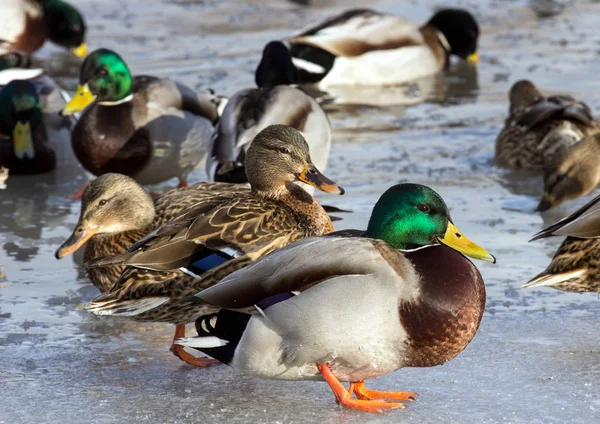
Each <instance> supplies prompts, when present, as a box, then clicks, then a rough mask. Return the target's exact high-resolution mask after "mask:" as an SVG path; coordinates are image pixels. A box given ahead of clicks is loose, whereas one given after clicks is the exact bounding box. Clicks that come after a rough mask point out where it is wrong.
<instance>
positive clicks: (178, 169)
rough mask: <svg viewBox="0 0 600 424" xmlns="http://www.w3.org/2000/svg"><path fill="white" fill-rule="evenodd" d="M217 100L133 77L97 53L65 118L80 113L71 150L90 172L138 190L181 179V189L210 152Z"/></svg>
mask: <svg viewBox="0 0 600 424" xmlns="http://www.w3.org/2000/svg"><path fill="white" fill-rule="evenodd" d="M221 99H222V98H220V97H218V96H215V95H214V94H212V93H209V92H207V93H204V94H201V95H199V94H196V93H195V92H194V91H193V90H191V89H190V88H188V87H186V86H184V85H182V84H179V83H177V82H173V81H171V80H168V79H161V78H156V77H151V76H135V77H134V76H132V75H131V72H130V70H129V68H128V67H127V65H126V64H125V62H124V60H123V59H122V58H121V57H120V56H119V55H118V54H117V53H115V52H114V51H112V50H108V49H98V50H95V51H94V52H92V53H91V54H90V55H89V56H88V57H87V58H86V59H85V61H84V62H83V64H82V65H81V71H80V77H79V86H78V88H77V92H76V93H75V95H74V96H73V99H72V100H71V101H70V102H69V103H68V104H67V105H66V106H65V107H64V109H63V111H62V112H63V114H65V115H71V114H73V113H77V112H82V115H81V118H80V119H79V120H78V121H77V124H76V125H75V127H74V128H73V132H72V136H71V143H72V146H73V150H74V152H75V155H76V156H77V158H78V159H79V161H80V162H81V164H82V165H83V167H84V168H85V169H86V170H87V171H89V172H91V173H92V174H94V175H96V176H98V175H102V174H105V173H109V172H117V173H121V174H125V175H128V176H130V177H132V178H134V179H135V180H136V181H137V182H138V183H140V184H157V183H161V182H163V181H166V180H168V179H171V178H178V179H179V186H180V187H184V186H186V185H187V175H188V173H190V172H191V171H193V170H194V169H195V168H196V166H197V165H198V164H199V162H201V161H202V160H203V159H204V158H205V156H206V153H207V152H208V149H209V147H210V142H211V137H212V134H213V131H214V127H213V123H214V122H216V120H217V118H218V104H219V101H220V100H221ZM77 194H78V195H79V196H80V195H81V194H82V190H80V192H79V193H77Z"/></svg>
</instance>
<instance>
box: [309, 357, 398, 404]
mask: <svg viewBox="0 0 600 424" xmlns="http://www.w3.org/2000/svg"><path fill="white" fill-rule="evenodd" d="M317 368H318V369H319V372H320V373H321V375H322V376H323V378H324V379H325V381H326V382H327V384H329V387H330V388H331V390H332V391H333V394H334V395H335V400H336V402H337V403H338V404H339V405H342V406H343V407H345V408H350V409H357V410H359V411H365V412H379V413H383V412H385V411H386V410H388V409H396V408H404V405H402V404H401V403H393V402H386V401H383V400H365V399H354V398H353V397H352V392H351V391H350V390H346V388H345V387H344V386H343V385H342V383H340V380H338V379H337V377H336V376H335V375H333V372H332V371H331V367H330V366H329V365H328V364H317ZM350 387H352V386H350Z"/></svg>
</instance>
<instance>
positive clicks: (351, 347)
mask: <svg viewBox="0 0 600 424" xmlns="http://www.w3.org/2000/svg"><path fill="white" fill-rule="evenodd" d="M5 4H8V5H12V6H9V9H10V10H11V11H12V12H13V13H16V12H17V11H21V12H22V14H23V16H22V19H21V20H15V21H14V22H23V23H24V24H23V25H22V27H21V28H20V29H21V30H22V33H20V32H19V31H16V30H14V29H15V28H13V31H12V33H9V34H8V35H5V34H4V33H3V32H1V31H2V29H0V38H1V39H2V40H4V45H3V48H5V49H6V52H5V53H4V54H3V55H2V56H1V57H0V64H2V66H6V68H10V69H9V70H10V71H14V68H19V67H20V66H25V65H26V63H27V62H28V60H27V53H29V52H32V51H34V50H35V49H36V48H37V47H39V45H37V44H34V43H33V42H32V41H27V40H32V39H34V38H35V37H31V36H29V35H30V34H28V33H29V32H30V31H34V32H35V30H34V29H32V27H31V25H34V24H32V23H31V22H32V16H34V17H35V16H37V18H39V22H38V23H37V24H35V25H38V26H39V25H41V26H45V27H46V28H48V31H47V33H48V34H50V35H51V34H56V33H57V32H60V33H61V35H62V37H58V38H57V37H54V38H53V37H52V36H48V38H49V39H50V40H52V41H54V42H56V43H58V44H60V45H64V46H67V47H73V48H74V52H75V53H84V52H85V48H83V47H80V46H81V45H82V34H83V31H84V29H85V25H84V24H83V20H82V19H81V16H80V15H79V14H78V13H76V11H75V12H73V11H74V10H75V9H74V8H73V7H72V6H69V5H67V4H66V3H64V2H62V1H61V0H48V1H44V0H39V1H34V0H22V1H16V0H10V1H9V2H8V3H3V5H2V6H0V12H1V13H4V11H3V8H4V7H5V6H4V5H5ZM34 6H36V7H37V8H36V7H34ZM11 7H12V8H11ZM50 7H52V8H54V9H49V8H50ZM51 10H54V12H51ZM56 10H58V11H59V12H60V11H62V13H58V12H56ZM53 13H54V14H53ZM36 14H37V15H36ZM47 16H52V19H46V18H47ZM73 16H77V17H78V19H74V18H73ZM34 23H35V22H34ZM57 23H61V25H60V28H61V30H60V31H58V29H55V28H53V26H54V25H56V24H57ZM13 27H14V26H13ZM69 28H70V29H71V30H72V31H66V30H65V29H69ZM75 29H77V31H76V30H75ZM67 33H70V34H71V35H69V36H68V37H67V36H66V34H67ZM10 35H12V38H7V37H8V36H10ZM478 37H479V27H478V25H477V23H476V21H475V19H474V18H473V17H472V15H471V14H470V13H469V12H467V11H464V10H459V9H444V10H441V11H438V12H437V13H435V15H434V16H433V17H432V18H431V19H430V20H429V21H428V22H427V23H426V24H425V25H423V26H422V27H415V26H413V25H410V24H408V23H407V22H406V21H404V20H403V19H401V18H399V17H397V16H392V15H387V14H382V13H379V12H375V11H372V10H367V9H355V10H350V11H347V12H344V13H341V14H340V15H337V16H335V17H332V18H329V19H326V20H325V21H323V22H321V23H319V24H317V25H315V26H313V27H311V28H309V29H306V30H304V31H302V32H300V33H299V34H297V35H295V36H293V37H291V38H290V39H288V40H287V41H288V43H289V46H290V47H289V48H288V46H286V45H285V44H284V43H282V42H280V41H273V42H271V43H269V44H267V45H266V47H265V48H264V51H263V55H262V59H261V61H260V64H259V66H258V67H257V70H256V84H257V86H258V88H248V89H245V90H242V91H239V92H237V93H235V94H234V95H233V96H232V97H231V98H229V99H228V100H227V99H225V98H224V97H222V96H218V95H216V94H214V93H213V92H211V91H207V92H206V93H202V94H198V93H196V92H194V91H193V90H191V89H189V88H188V87H185V86H183V85H181V84H179V83H176V82H173V81H170V80H166V79H159V78H155V77H149V76H132V75H131V72H130V70H129V68H128V67H127V65H126V63H125V62H124V60H123V59H122V58H121V57H120V56H119V55H118V54H117V53H116V52H114V51H111V50H108V49H98V50H95V51H94V52H92V53H91V54H90V55H88V56H87V57H86V58H85V60H84V61H83V63H82V65H81V72H80V80H79V86H78V88H77V91H76V93H75V94H74V96H73V98H72V99H70V100H69V101H68V102H67V103H66V104H65V105H64V107H63V108H62V114H63V115H75V116H77V115H79V114H80V116H77V119H76V120H75V124H74V126H73V128H72V135H71V140H72V146H73V150H74V153H75V155H76V156H77V158H78V159H79V161H80V162H81V164H82V166H83V167H84V168H85V169H86V170H88V171H89V172H91V173H92V174H94V175H96V176H97V178H96V179H95V180H93V181H91V182H90V183H89V184H87V185H86V186H84V187H83V188H82V192H81V195H82V204H81V214H80V217H79V220H78V222H77V225H76V227H75V230H74V231H73V233H72V235H71V236H70V237H69V238H68V240H66V241H65V242H64V243H63V244H62V245H61V246H60V247H59V248H58V250H57V251H56V257H57V258H62V257H65V256H67V255H69V254H72V253H73V252H75V251H76V250H78V249H79V248H81V247H82V246H84V244H85V252H84V262H85V267H86V269H87V271H88V276H89V278H90V279H91V281H92V282H93V284H94V285H95V286H96V287H98V289H99V290H100V291H101V295H100V296H98V297H97V298H95V299H94V300H92V301H91V302H89V303H88V304H87V305H86V308H87V309H88V310H89V311H90V312H92V313H94V314H97V315H112V316H127V317H131V318H133V319H136V320H139V321H151V322H168V323H172V324H175V326H176V327H175V335H174V339H173V343H172V346H171V351H172V352H173V353H174V354H175V355H177V356H178V357H179V358H181V359H182V360H184V361H185V362H187V363H190V364H192V365H196V366H199V367H206V366H208V365H211V364H214V363H215V362H219V363H225V364H228V365H230V366H232V367H233V368H235V369H238V370H240V371H242V372H244V373H246V374H249V375H253V376H257V377H263V378H273V379H286V380H325V381H326V382H327V383H328V384H329V386H330V387H331V389H332V391H333V393H334V395H335V398H336V401H337V402H338V403H339V404H341V405H343V406H345V407H348V408H353V409H359V410H363V411H370V412H382V411H385V410H388V409H394V408H402V407H403V404H402V401H410V400H414V399H415V398H416V396H417V394H416V393H411V392H379V391H373V390H369V389H367V388H366V387H365V385H364V380H366V379H369V378H374V377H377V376H381V375H385V374H387V373H390V372H392V371H395V370H397V369H399V368H402V367H409V366H410V367H428V366H434V365H439V364H443V363H445V362H446V361H448V360H450V359H452V358H454V357H455V356H456V355H458V354H459V353H460V352H461V351H462V350H463V349H464V348H465V347H466V346H467V344H468V343H469V342H470V341H471V339H472V338H473V337H474V335H475V333H476V331H477V329H478V327H479V323H480V321H481V318H482V315H483V311H484V307H485V286H484V283H483V280H482V277H481V275H480V273H479V271H478V270H477V268H476V267H475V266H474V265H473V263H472V262H470V261H469V260H468V259H467V258H466V256H469V257H471V258H475V259H480V260H485V261H490V262H495V258H494V257H493V256H492V255H491V254H489V253H488V252H487V251H486V250H485V249H483V248H481V247H479V246H477V245H476V244H474V243H473V242H471V241H470V240H469V239H467V238H466V237H465V236H464V235H463V234H462V232H461V231H460V230H458V228H457V227H456V226H455V225H454V224H453V221H452V219H451V217H450V212H449V210H448V207H447V205H446V203H445V202H444V200H443V199H442V198H441V197H440V195H439V194H438V193H436V192H435V191H434V190H432V189H431V188H428V187H426V186H423V185H419V184H409V183H405V184H397V185H394V186H393V187H391V188H389V189H388V190H387V191H386V192H385V193H383V194H382V196H381V197H380V199H379V200H378V202H377V203H376V204H375V206H374V208H373V211H372V213H371V218H370V219H369V222H368V225H367V228H366V230H344V231H337V232H333V231H334V227H333V224H332V220H331V218H330V216H329V214H328V211H331V208H324V207H323V206H321V205H320V204H319V203H318V202H317V201H316V200H314V199H313V197H312V191H313V190H314V189H318V190H321V191H323V192H326V193H331V194H343V193H344V189H343V188H342V187H341V186H339V185H338V184H337V183H335V182H333V181H332V180H330V179H328V178H327V177H326V176H325V175H323V174H322V173H321V171H320V170H323V169H325V166H326V164H327V157H328V153H329V147H330V143H331V127H330V124H329V120H328V118H327V115H326V113H325V112H324V111H323V109H322V108H321V106H320V105H319V103H318V102H317V101H315V100H314V99H313V98H311V97H310V96H308V95H307V94H305V92H304V91H302V89H300V88H298V87H297V86H296V85H297V84H316V85H318V86H319V87H320V88H321V89H326V88H327V87H328V86H334V85H337V84H357V83H360V84H396V83H402V82H406V81H407V80H410V79H413V78H417V77H421V76H424V75H431V74H434V73H436V72H438V71H440V70H442V69H444V68H445V67H446V66H447V65H448V63H449V60H450V56H451V55H454V56H458V57H459V58H462V59H465V60H471V61H475V60H477V40H478ZM59 40H60V42H59ZM4 64H9V65H4ZM409 64H410V66H408V65H409ZM0 69H2V68H0ZM0 75H1V73H0ZM37 77H38V75H36V77H35V78H37ZM43 94H44V93H40V92H39V90H37V89H36V86H35V85H34V84H33V83H32V82H31V80H23V79H15V80H12V81H10V82H8V83H7V84H6V86H5V87H4V89H3V90H2V92H1V93H0V137H2V138H6V139H10V142H8V141H6V140H0V145H2V146H3V147H2V148H1V149H0V164H2V165H3V166H5V167H7V168H9V170H10V172H11V173H33V172H48V171H50V170H51V169H52V168H53V163H52V160H51V158H52V150H51V149H50V148H49V143H48V141H47V140H46V138H45V136H46V134H45V131H44V125H43V119H42V118H41V112H42V111H43V110H42V109H43V108H42V107H41V106H40V104H41V100H40V96H42V95H43ZM510 97H511V108H510V117H509V119H508V120H507V123H506V128H505V129H504V130H503V131H502V133H501V135H500V136H499V138H498V142H497V156H498V159H499V160H500V161H501V162H502V163H504V164H506V165H508V166H511V167H531V168H542V167H545V166H546V164H547V163H550V162H551V163H553V164H554V163H555V162H554V160H555V158H556V157H558V156H561V157H562V155H567V156H569V155H571V154H572V155H580V154H576V153H571V152H572V151H574V150H575V149H577V148H578V146H580V145H581V144H582V143H588V141H587V138H586V137H587V136H588V135H590V134H592V131H591V129H592V128H593V126H594V124H593V119H592V117H591V113H590V111H589V108H587V106H585V105H584V104H583V103H580V102H577V101H575V100H574V99H572V98H570V97H568V96H552V97H547V98H546V97H543V96H542V95H541V94H540V93H539V91H537V89H536V88H535V87H534V86H533V85H532V84H531V83H529V82H520V83H517V84H516V85H515V86H514V87H513V89H512V90H511V96H510ZM69 122H71V121H69ZM205 158H206V163H207V172H208V177H209V179H210V180H213V181H214V182H201V183H196V184H193V185H188V182H187V175H188V173H190V172H191V171H192V170H194V169H195V168H196V166H197V165H198V163H199V162H201V161H202V160H204V159H205ZM565 166H566V165H564V166H563V165H560V166H557V167H556V169H564V171H563V174H561V175H565V176H564V177H553V179H552V181H557V182H554V183H553V184H552V185H551V186H549V187H547V189H548V193H547V195H548V197H547V198H545V200H543V201H542V203H541V204H540V209H542V206H544V205H546V203H549V204H550V205H554V204H557V203H559V202H560V201H562V200H565V199H566V198H567V197H566V196H565V195H562V197H561V193H564V192H565V190H566V191H569V190H568V189H560V187H559V188H556V187H555V186H556V185H560V184H563V183H562V181H565V180H569V179H571V180H573V181H577V179H576V177H574V175H576V170H575V165H572V166H570V167H567V168H565ZM174 177H175V178H178V179H179V187H178V188H175V189H172V190H170V191H168V192H166V193H164V194H162V195H158V196H154V197H153V196H151V195H150V194H149V193H148V192H146V191H145V190H144V189H143V188H142V187H141V185H140V184H142V185H143V184H154V183H158V182H162V181H165V180H167V179H170V178H174ZM548 178H549V177H548ZM307 187H308V189H307ZM597 208H598V207H597V206H596V203H593V204H591V205H588V206H586V207H584V208H582V209H580V210H579V211H577V212H576V213H575V214H573V215H572V216H571V217H568V218H565V219H564V220H563V221H561V222H559V223H558V224H555V225H554V226H552V227H550V228H549V229H547V230H544V231H542V232H541V233H539V234H538V235H536V238H541V237H546V236H549V235H568V236H570V237H568V238H567V240H566V241H565V243H563V246H562V247H561V249H562V250H563V251H564V252H563V253H561V251H560V250H559V253H558V254H557V257H555V259H554V260H553V265H551V266H550V267H549V269H548V270H547V271H546V273H544V274H541V275H540V276H538V277H536V279H534V280H532V281H531V282H530V283H528V284H529V285H551V286H554V287H557V288H561V289H566V290H573V289H574V287H576V288H575V290H577V291H580V290H582V285H581V281H588V280H590V279H591V278H592V277H593V276H592V275H591V273H589V274H588V273H587V272H586V268H585V262H586V259H585V255H583V254H580V252H582V251H585V250H586V249H589V248H588V247H586V246H588V245H589V246H595V245H596V241H595V240H593V239H592V240H588V239H587V238H590V237H597V236H600V231H597V228H600V226H595V225H594V224H595V222H594V221H595V219H596V215H597V213H596V210H597ZM582 238H585V239H582ZM574 255H575V256H576V255H579V256H578V258H577V259H576V260H575V259H573V256H574ZM565 257H566V258H565ZM588 261H589V260H588ZM582 264H583V268H582ZM565 270H566V271H565ZM573 281H579V283H577V285H576V286H574V285H573V284H575V283H573ZM374 305H377V306H376V307H374ZM188 323H195V325H196V330H197V332H198V336H197V337H193V338H185V326H186V324H188ZM185 347H188V348H193V349H196V350H199V351H200V352H203V353H204V354H206V355H208V356H210V357H211V358H214V360H213V359H208V358H204V357H197V356H195V355H192V354H191V353H190V352H188V351H186V350H185ZM340 381H347V382H350V387H349V388H348V389H346V388H345V387H344V386H343V385H342V384H341V383H340Z"/></svg>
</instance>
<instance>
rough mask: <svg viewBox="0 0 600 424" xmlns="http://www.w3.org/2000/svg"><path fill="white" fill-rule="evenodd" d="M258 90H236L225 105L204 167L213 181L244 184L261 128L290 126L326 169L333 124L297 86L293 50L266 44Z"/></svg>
mask: <svg viewBox="0 0 600 424" xmlns="http://www.w3.org/2000/svg"><path fill="white" fill-rule="evenodd" d="M255 79H256V85H257V86H258V88H247V89H245V90H241V91H238V92H237V93H236V94H234V95H233V97H231V98H230V99H229V101H228V102H227V105H226V106H225V109H224V110H223V114H222V115H221V118H220V120H219V123H218V125H217V129H216V131H215V135H214V137H213V146H212V149H211V151H212V154H211V155H210V157H209V159H208V160H207V163H206V169H207V173H208V175H209V178H214V179H215V181H227V182H235V183H243V182H246V174H245V172H244V166H243V164H244V157H245V155H246V152H247V150H248V147H249V146H250V143H251V142H252V140H253V139H254V137H255V136H256V134H258V133H259V132H260V131H261V130H262V129H264V128H266V127H267V126H269V125H273V124H282V125H287V126H290V127H292V128H295V129H297V130H298V131H300V132H301V133H302V135H303V136H304V138H305V139H306V142H307V143H308V147H309V149H310V154H311V157H312V158H314V161H315V165H316V166H317V168H319V169H321V170H324V169H325V167H326V165H327V158H328V156H329V149H330V147H331V124H330V123H329V119H328V118H327V114H326V113H325V112H324V111H323V109H322V108H321V106H319V104H318V103H317V102H316V101H315V100H314V99H313V98H312V97H310V96H309V95H307V94H306V93H304V92H303V91H302V90H299V89H297V88H294V87H290V85H292V84H297V83H298V75H297V72H296V69H295V68H294V65H293V64H292V58H291V56H290V53H289V50H288V49H287V48H286V47H285V46H284V45H283V43H281V42H278V41H272V42H270V43H269V44H267V45H266V47H265V49H264V51H263V56H262V60H261V61H260V64H259V65H258V68H257V69H256V75H255Z"/></svg>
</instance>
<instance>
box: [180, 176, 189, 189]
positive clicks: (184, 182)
mask: <svg viewBox="0 0 600 424" xmlns="http://www.w3.org/2000/svg"><path fill="white" fill-rule="evenodd" d="M188 185H189V184H188V181H187V176H183V177H179V185H178V186H177V188H183V187H188Z"/></svg>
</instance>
